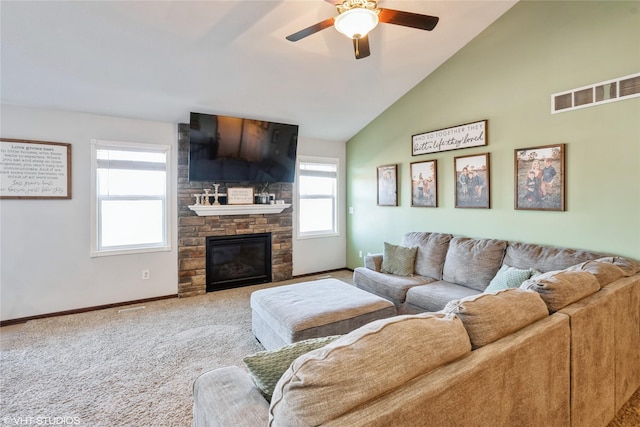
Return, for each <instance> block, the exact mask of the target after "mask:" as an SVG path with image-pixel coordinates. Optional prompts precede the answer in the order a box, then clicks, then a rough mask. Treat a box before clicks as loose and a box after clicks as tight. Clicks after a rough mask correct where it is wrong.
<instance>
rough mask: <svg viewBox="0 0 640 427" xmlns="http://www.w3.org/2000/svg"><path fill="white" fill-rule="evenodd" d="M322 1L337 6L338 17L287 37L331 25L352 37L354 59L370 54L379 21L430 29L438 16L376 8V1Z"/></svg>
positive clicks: (312, 31) (294, 38) (309, 32)
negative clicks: (370, 42) (370, 40)
mask: <svg viewBox="0 0 640 427" xmlns="http://www.w3.org/2000/svg"><path fill="white" fill-rule="evenodd" d="M325 1H326V2H328V3H331V4H333V5H335V6H336V9H338V16H336V17H335V18H328V19H325V20H324V21H321V22H318V23H317V24H315V25H312V26H310V27H307V28H305V29H303V30H300V31H298V32H296V33H293V34H291V35H289V36H287V40H289V41H292V42H296V41H298V40H300V39H303V38H305V37H307V36H310V35H312V34H315V33H317V32H318V31H321V30H324V29H325V28H329V27H331V26H332V25H333V26H335V27H336V30H338V31H339V32H340V33H342V34H344V35H345V36H347V37H349V38H350V39H352V40H353V49H354V51H355V54H356V59H362V58H366V57H367V56H369V55H370V54H371V52H370V50H369V36H368V34H369V31H371V30H373V29H374V28H375V26H376V25H378V22H384V23H386V24H395V25H402V26H404V27H411V28H417V29H419V30H427V31H431V30H433V29H434V27H435V26H436V24H437V23H438V20H439V19H440V18H438V17H437V16H429V15H421V14H418V13H412V12H403V11H401V10H393V9H384V8H379V7H378V2H377V1H376V0H343V1H340V0H325Z"/></svg>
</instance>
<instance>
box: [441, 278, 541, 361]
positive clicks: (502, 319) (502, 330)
mask: <svg viewBox="0 0 640 427" xmlns="http://www.w3.org/2000/svg"><path fill="white" fill-rule="evenodd" d="M443 312H444V313H445V314H455V315H456V316H458V317H459V318H460V319H461V320H462V323H463V324H464V327H465V329H466V330H467V333H468V334H469V338H470V340H471V345H472V347H473V349H476V348H478V347H482V346H485V345H487V344H490V343H492V342H494V341H496V340H499V339H500V338H502V337H505V336H507V335H509V334H512V333H514V332H516V331H519V330H520V329H522V328H524V327H525V326H528V325H530V324H532V323H534V322H536V321H538V320H540V319H542V318H544V317H547V316H548V315H549V312H548V310H547V306H546V305H545V303H544V301H543V300H542V298H541V297H540V295H538V294H537V293H535V292H530V291H525V290H523V289H504V290H501V291H497V292H495V293H492V294H478V295H473V296H471V297H467V298H463V299H461V300H457V301H451V302H449V303H448V304H447V305H446V307H445V308H444V309H443Z"/></svg>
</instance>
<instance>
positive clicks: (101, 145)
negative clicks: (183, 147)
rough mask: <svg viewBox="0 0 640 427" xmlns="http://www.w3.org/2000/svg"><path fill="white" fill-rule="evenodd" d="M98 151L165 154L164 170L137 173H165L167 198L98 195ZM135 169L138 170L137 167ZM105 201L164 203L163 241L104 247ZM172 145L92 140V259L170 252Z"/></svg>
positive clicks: (131, 162) (133, 163) (165, 194)
mask: <svg viewBox="0 0 640 427" xmlns="http://www.w3.org/2000/svg"><path fill="white" fill-rule="evenodd" d="M98 150H118V151H132V152H150V153H162V154H164V155H165V156H166V157H165V158H166V162H165V164H164V169H162V168H158V167H157V166H156V167H154V168H149V167H140V168H139V169H137V170H162V171H164V173H165V192H164V196H158V195H153V196H144V195H141V196H131V195H127V196H107V197H103V196H101V195H100V194H99V192H98V169H99V166H100V165H99V163H100V161H99V160H98ZM122 162H123V163H126V164H129V165H133V166H135V164H136V162H135V161H122ZM144 163H146V162H140V165H141V166H144ZM134 169H135V168H134ZM104 200H112V201H120V200H123V201H126V200H131V201H147V200H160V201H161V202H162V204H163V209H162V210H163V211H162V217H163V218H162V220H163V225H162V235H163V239H162V240H163V241H162V242H161V243H160V244H130V245H121V246H114V247H110V248H107V249H105V248H102V247H101V243H100V242H101V241H102V238H101V235H100V230H101V225H102V218H101V216H100V212H101V210H100V206H101V202H102V201H104ZM170 201H171V146H170V145H161V144H146V143H139V142H122V141H107V140H98V139H92V140H91V251H90V252H91V257H101V256H112V255H124V254H140V253H150V252H168V251H170V250H171V210H170Z"/></svg>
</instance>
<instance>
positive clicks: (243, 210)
mask: <svg viewBox="0 0 640 427" xmlns="http://www.w3.org/2000/svg"><path fill="white" fill-rule="evenodd" d="M288 207H291V204H290V203H276V204H273V205H266V204H265V205H260V204H255V205H189V209H191V210H192V211H194V212H195V213H196V214H197V215H198V216H212V215H258V214H277V213H280V212H282V211H283V210H285V209H287V208H288Z"/></svg>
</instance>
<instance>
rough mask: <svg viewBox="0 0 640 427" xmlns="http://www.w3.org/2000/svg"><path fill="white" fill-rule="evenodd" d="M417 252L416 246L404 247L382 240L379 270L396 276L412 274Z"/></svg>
mask: <svg viewBox="0 0 640 427" xmlns="http://www.w3.org/2000/svg"><path fill="white" fill-rule="evenodd" d="M417 252H418V248H415V247H414V248H405V247H404V246H397V245H392V244H391V243H387V242H384V254H383V256H382V269H381V271H382V272H383V273H389V274H396V275H398V276H413V273H414V268H415V262H416V253H417Z"/></svg>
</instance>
